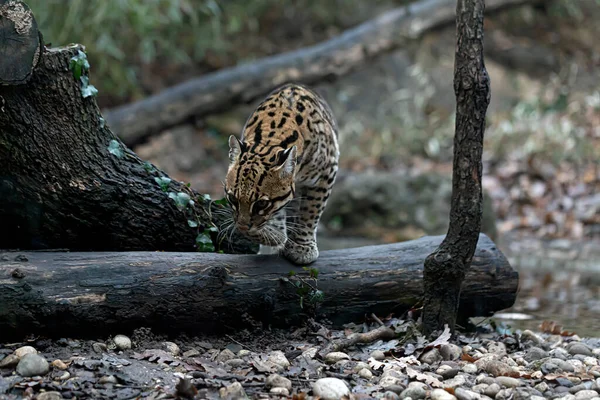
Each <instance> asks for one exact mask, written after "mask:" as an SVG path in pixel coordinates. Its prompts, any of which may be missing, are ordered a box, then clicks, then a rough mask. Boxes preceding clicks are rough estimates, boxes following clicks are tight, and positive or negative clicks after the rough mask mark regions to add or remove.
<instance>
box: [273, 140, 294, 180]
mask: <svg viewBox="0 0 600 400" xmlns="http://www.w3.org/2000/svg"><path fill="white" fill-rule="evenodd" d="M296 153H297V150H296V146H295V145H294V146H292V147H290V148H289V149H285V150H283V151H282V152H281V153H280V154H279V159H278V160H277V165H278V166H277V168H275V169H276V170H279V176H281V177H282V178H286V177H288V176H290V175H292V174H293V173H294V170H295V169H296Z"/></svg>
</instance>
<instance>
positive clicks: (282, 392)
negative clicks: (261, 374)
mask: <svg viewBox="0 0 600 400" xmlns="http://www.w3.org/2000/svg"><path fill="white" fill-rule="evenodd" d="M269 393H271V394H275V395H278V396H286V397H287V396H289V395H290V391H289V390H288V389H286V388H284V387H274V388H271V390H269Z"/></svg>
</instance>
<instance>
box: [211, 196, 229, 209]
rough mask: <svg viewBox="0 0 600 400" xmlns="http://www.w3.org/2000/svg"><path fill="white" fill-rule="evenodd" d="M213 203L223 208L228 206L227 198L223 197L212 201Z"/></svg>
mask: <svg viewBox="0 0 600 400" xmlns="http://www.w3.org/2000/svg"><path fill="white" fill-rule="evenodd" d="M213 203H215V204H217V205H219V206H223V207H225V206H226V205H227V204H228V202H227V197H223V198H222V199H219V200H215V201H213Z"/></svg>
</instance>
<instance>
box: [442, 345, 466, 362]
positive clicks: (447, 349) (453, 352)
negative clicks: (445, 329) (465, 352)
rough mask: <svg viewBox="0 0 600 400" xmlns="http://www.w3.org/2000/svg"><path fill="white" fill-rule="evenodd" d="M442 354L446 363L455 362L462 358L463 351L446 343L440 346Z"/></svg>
mask: <svg viewBox="0 0 600 400" xmlns="http://www.w3.org/2000/svg"><path fill="white" fill-rule="evenodd" d="M440 354H441V355H442V358H443V359H444V360H445V361H454V360H458V359H459V358H460V356H461V354H462V349H461V348H460V347H458V346H457V345H455V344H452V343H446V344H443V345H441V346H440Z"/></svg>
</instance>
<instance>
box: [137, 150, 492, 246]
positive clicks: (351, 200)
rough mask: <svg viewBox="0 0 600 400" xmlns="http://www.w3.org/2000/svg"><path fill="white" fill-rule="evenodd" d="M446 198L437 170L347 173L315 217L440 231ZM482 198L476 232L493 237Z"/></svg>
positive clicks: (414, 233)
mask: <svg viewBox="0 0 600 400" xmlns="http://www.w3.org/2000/svg"><path fill="white" fill-rule="evenodd" d="M138 154H139V153H138ZM139 155H140V156H142V155H141V154H139ZM142 157H143V156H142ZM161 165H162V164H161ZM451 197H452V179H451V178H450V177H448V176H444V175H441V174H437V173H426V174H420V175H417V176H408V175H406V174H402V173H397V172H380V173H377V174H373V173H353V174H352V175H350V176H348V177H347V178H346V179H343V180H341V179H340V180H339V181H336V190H335V191H334V192H332V193H331V197H330V198H329V202H328V206H327V207H326V208H325V211H324V213H323V216H322V218H321V221H322V222H323V225H325V226H328V225H331V224H332V222H333V221H341V224H342V226H343V227H344V229H356V230H358V231H359V235H360V230H361V229H364V227H365V221H366V220H368V221H369V222H371V223H372V224H373V226H377V227H378V228H382V229H386V228H387V229H393V230H394V231H396V232H398V231H401V232H403V233H404V237H405V240H407V239H416V238H417V237H420V236H422V235H423V234H428V235H442V234H445V233H447V231H448V213H449V212H450V200H451ZM483 198H484V200H483V220H482V223H481V231H482V232H483V233H485V234H487V235H488V236H490V237H492V239H493V238H494V237H495V235H496V221H495V219H496V218H495V214H494V209H493V207H492V202H491V198H490V197H489V196H488V195H487V192H486V191H484V194H483ZM398 210H403V212H401V213H399V212H398Z"/></svg>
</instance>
